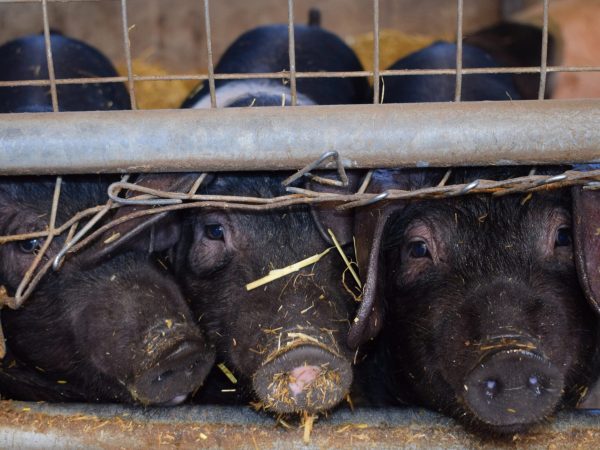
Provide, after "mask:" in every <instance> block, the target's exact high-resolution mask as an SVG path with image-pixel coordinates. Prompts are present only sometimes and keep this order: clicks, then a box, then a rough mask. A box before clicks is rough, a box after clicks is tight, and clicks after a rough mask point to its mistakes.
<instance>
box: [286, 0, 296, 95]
mask: <svg viewBox="0 0 600 450" xmlns="http://www.w3.org/2000/svg"><path fill="white" fill-rule="evenodd" d="M295 42H296V40H295V37H294V0H288V56H289V60H290V72H289V80H290V91H292V106H296V103H297V102H298V89H297V87H296V44H295Z"/></svg>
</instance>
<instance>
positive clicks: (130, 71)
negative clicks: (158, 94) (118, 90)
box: [121, 0, 137, 109]
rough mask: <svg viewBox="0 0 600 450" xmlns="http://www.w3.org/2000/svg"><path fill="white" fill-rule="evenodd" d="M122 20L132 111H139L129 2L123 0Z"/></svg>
mask: <svg viewBox="0 0 600 450" xmlns="http://www.w3.org/2000/svg"><path fill="white" fill-rule="evenodd" d="M121 19H122V23H123V48H124V51H125V61H126V64H127V87H128V89H129V98H130V100H131V109H137V103H136V101H135V81H134V79H133V68H132V62H131V42H130V40H129V25H128V23H127V0H121Z"/></svg>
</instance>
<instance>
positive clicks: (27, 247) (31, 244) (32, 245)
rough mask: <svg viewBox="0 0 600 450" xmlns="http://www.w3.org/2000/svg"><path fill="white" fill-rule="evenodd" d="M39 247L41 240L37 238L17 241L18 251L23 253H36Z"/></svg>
mask: <svg viewBox="0 0 600 450" xmlns="http://www.w3.org/2000/svg"><path fill="white" fill-rule="evenodd" d="M41 246H42V240H41V239H37V238H33V239H27V240H26V241H19V250H21V251H22V252H23V253H37V252H38V250H39V249H40V247H41Z"/></svg>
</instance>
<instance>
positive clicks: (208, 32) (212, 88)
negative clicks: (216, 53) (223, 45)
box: [204, 0, 217, 108]
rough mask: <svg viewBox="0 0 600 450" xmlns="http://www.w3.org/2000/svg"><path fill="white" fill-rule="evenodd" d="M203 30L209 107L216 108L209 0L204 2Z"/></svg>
mask: <svg viewBox="0 0 600 450" xmlns="http://www.w3.org/2000/svg"><path fill="white" fill-rule="evenodd" d="M204 29H205V31H206V58H207V62H208V90H209V92H210V107H211V108H216V107H217V94H216V90H215V66H214V63H213V51H212V33H211V30H210V0H204Z"/></svg>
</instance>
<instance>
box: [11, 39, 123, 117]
mask: <svg viewBox="0 0 600 450" xmlns="http://www.w3.org/2000/svg"><path fill="white" fill-rule="evenodd" d="M50 42H51V46H52V56H53V61H54V71H55V76H56V78H57V79H60V78H90V77H116V76H118V73H117V71H116V70H115V69H114V67H113V66H112V64H111V63H110V61H109V60H108V59H107V58H106V56H104V55H103V54H102V53H100V52H99V51H98V50H96V49H95V48H93V47H91V46H89V45H87V44H85V43H84V42H81V41H78V40H76V39H73V38H70V37H67V36H63V35H61V34H58V33H55V32H53V33H51V35H50ZM0 62H1V63H2V66H1V69H0V81H18V80H47V79H48V65H47V60H46V48H45V45H44V36H43V35H42V34H37V35H30V36H25V37H22V38H19V39H15V40H13V41H10V42H7V43H5V44H3V45H2V46H1V47H0ZM56 90H57V96H58V109H59V111H95V110H114V109H129V107H130V104H131V103H130V101H129V95H128V93H127V90H126V89H125V86H124V85H123V83H90V84H62V85H58V86H57V88H56ZM44 111H52V100H51V96H50V89H49V87H48V86H19V87H3V88H0V112H15V113H16V112H44Z"/></svg>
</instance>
